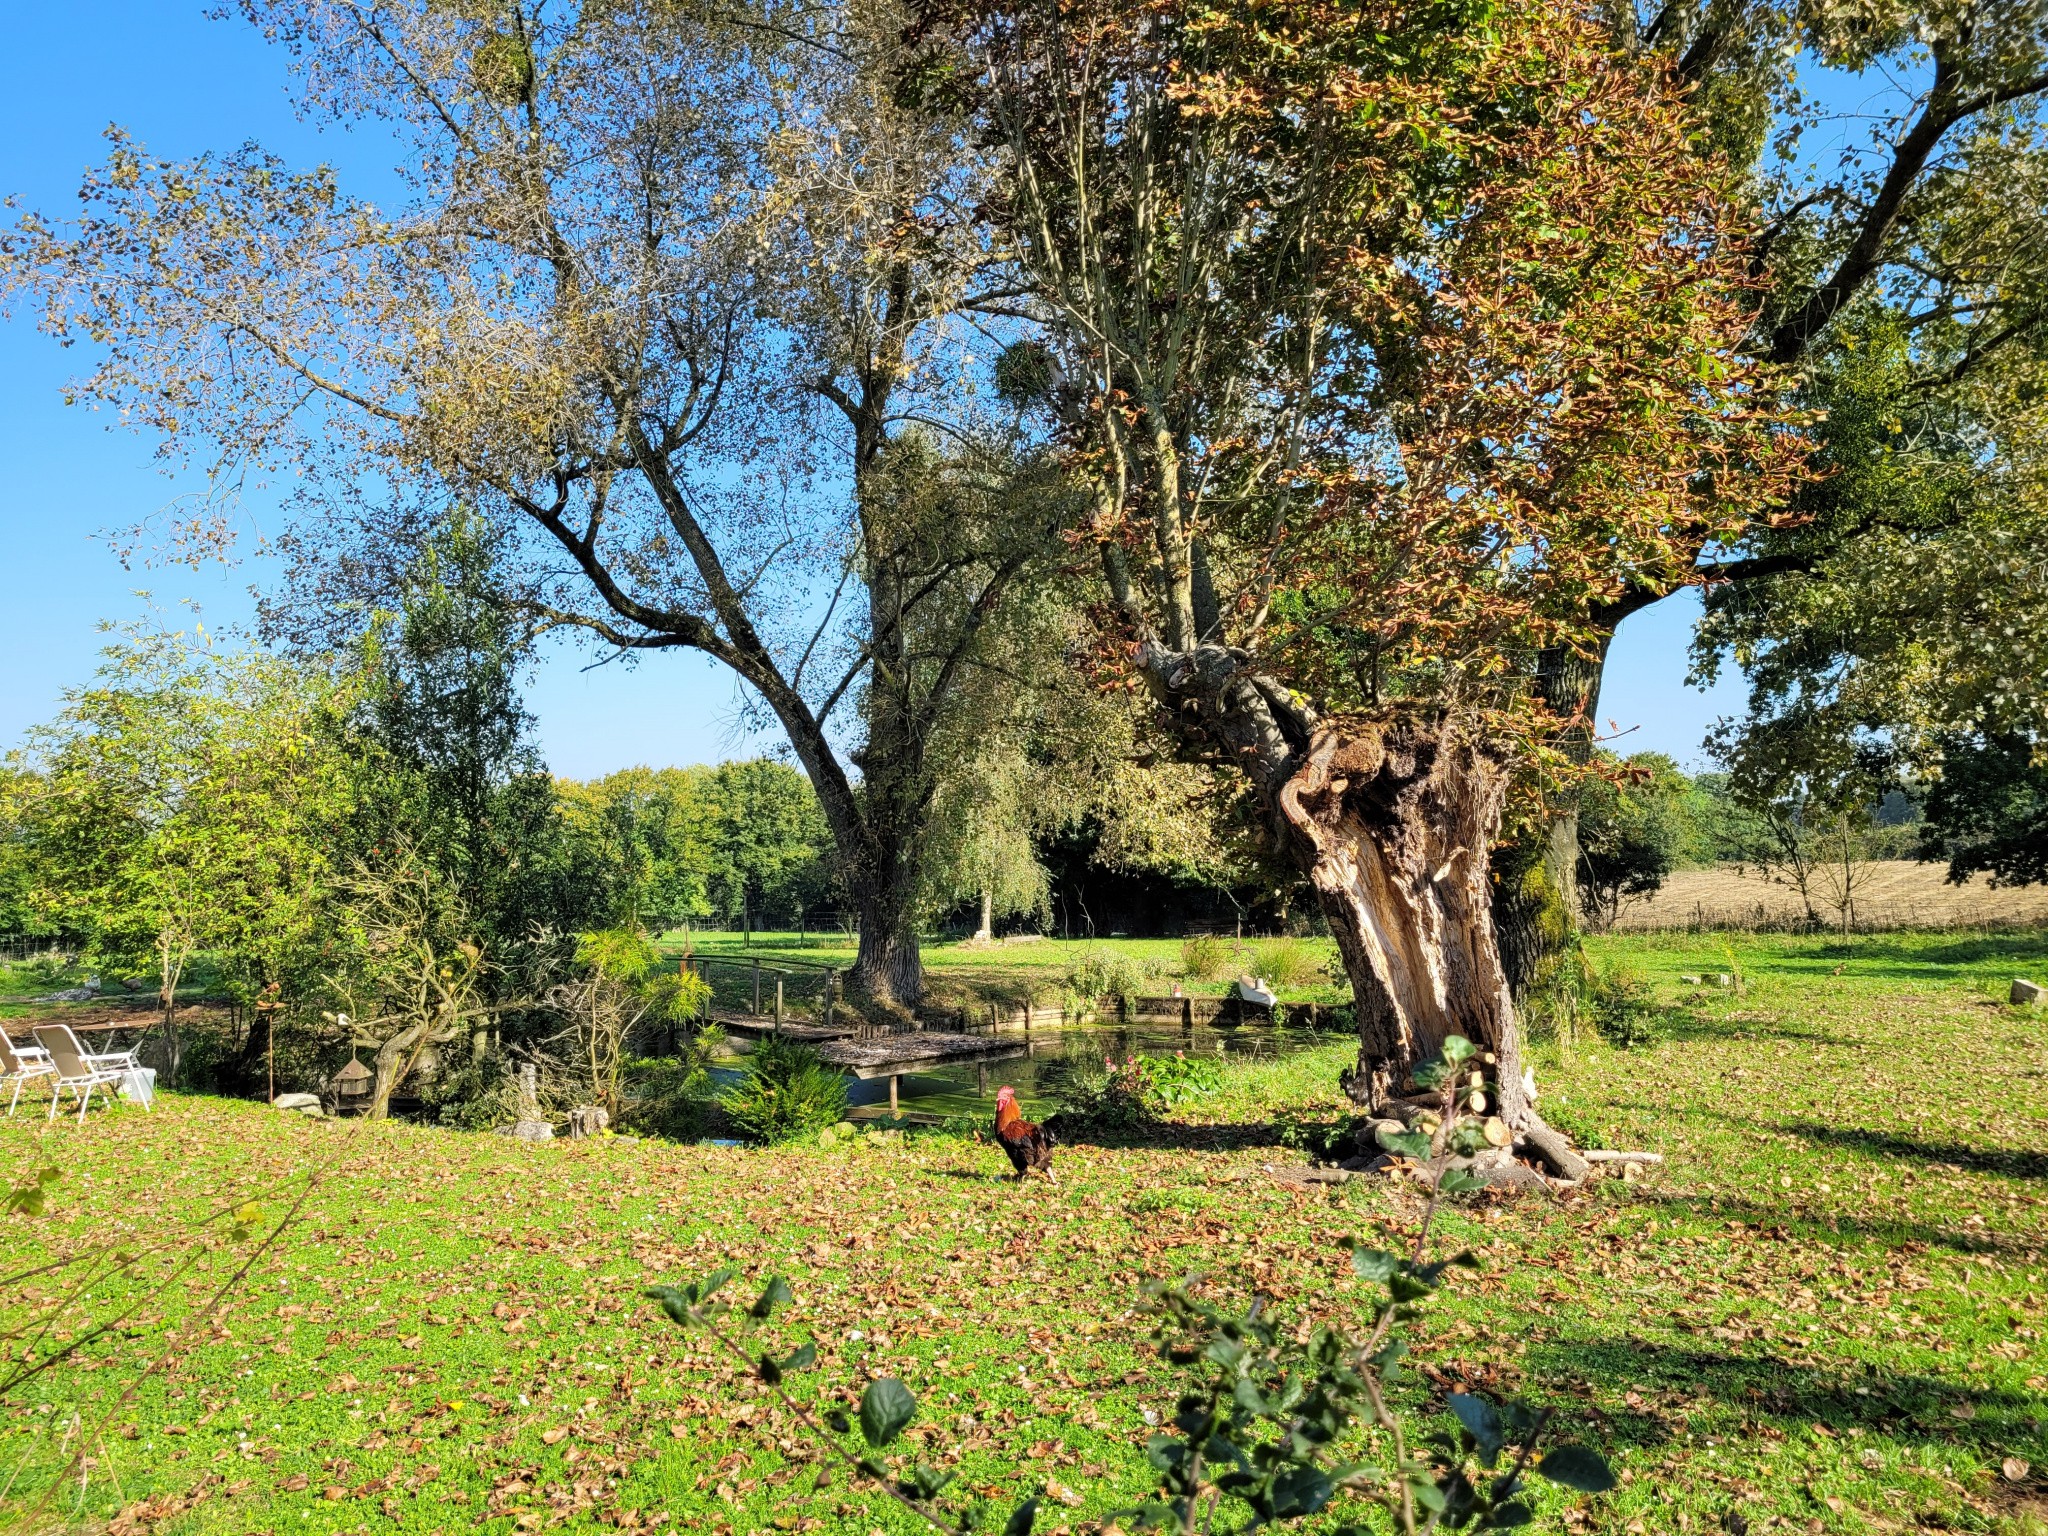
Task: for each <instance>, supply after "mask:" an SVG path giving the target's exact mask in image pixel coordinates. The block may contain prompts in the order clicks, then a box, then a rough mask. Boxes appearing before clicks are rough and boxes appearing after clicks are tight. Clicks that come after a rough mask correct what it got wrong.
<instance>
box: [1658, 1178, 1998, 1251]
mask: <svg viewBox="0 0 2048 1536" xmlns="http://www.w3.org/2000/svg"><path fill="white" fill-rule="evenodd" d="M1636 1198H1637V1199H1639V1200H1641V1201H1643V1202H1645V1203H1647V1204H1654V1205H1658V1206H1662V1207H1664V1208H1665V1209H1667V1210H1673V1211H1679V1210H1683V1211H1689V1212H1691V1213H1692V1215H1693V1216H1694V1217H1695V1218H1697V1219H1699V1220H1701V1221H1740V1222H1743V1223H1746V1224H1747V1225H1749V1226H1752V1227H1755V1228H1757V1229H1759V1230H1760V1231H1763V1232H1766V1233H1780V1234H1782V1236H1781V1239H1780V1240H1781V1241H1785V1242H1801V1243H1814V1244H1826V1245H1830V1246H1835V1247H1842V1246H1849V1245H1854V1246H1856V1247H1874V1248H1882V1249H1886V1250H1893V1249H1898V1248H1903V1247H1905V1246H1907V1245H1908V1244H1913V1245H1918V1246H1920V1247H1924V1248H1947V1249H1949V1250H1950V1251H1951V1252H1954V1253H2003V1252H2007V1251H2011V1252H2015V1253H2017V1252H2022V1251H2026V1250H2028V1249H2029V1247H2030V1245H2029V1244H2027V1243H2025V1242H2022V1241H2020V1240H2019V1239H2013V1240H2011V1241H2009V1242H2008V1241H2001V1240H2000V1239H1999V1238H1997V1237H1994V1236H1992V1235H1990V1234H1988V1233H1987V1234H1986V1235H1984V1236H1981V1237H1979V1236H1973V1235H1972V1234H1970V1233H1967V1232H1952V1231H1948V1230H1946V1229H1944V1228H1941V1227H1936V1226H1930V1225H1928V1224H1927V1223H1926V1222H1924V1221H1887V1220H1884V1219H1881V1218H1879V1219H1872V1218H1867V1217H1860V1216H1835V1215H1829V1216H1801V1215H1798V1214H1796V1213H1794V1212H1792V1211H1788V1210H1787V1209H1786V1208H1785V1207H1784V1206H1782V1205H1765V1204H1762V1203H1761V1202H1758V1201H1750V1200H1730V1199H1728V1198H1726V1197H1725V1196H1719V1195H1717V1196H1713V1197H1711V1198H1709V1197H1707V1196H1703V1195H1670V1194H1663V1193H1660V1192H1659V1191H1657V1190H1654V1189H1652V1190H1648V1191H1645V1192H1643V1193H1641V1194H1639V1195H1638V1196H1637V1197H1636Z"/></svg>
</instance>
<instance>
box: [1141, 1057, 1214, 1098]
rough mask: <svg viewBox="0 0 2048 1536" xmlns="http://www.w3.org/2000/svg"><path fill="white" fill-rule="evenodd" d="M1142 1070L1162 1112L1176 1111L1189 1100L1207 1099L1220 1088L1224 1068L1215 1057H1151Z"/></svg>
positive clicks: (1144, 1063) (1152, 1095) (1143, 1063)
mask: <svg viewBox="0 0 2048 1536" xmlns="http://www.w3.org/2000/svg"><path fill="white" fill-rule="evenodd" d="M1141 1065H1142V1066H1143V1067H1144V1069H1145V1077H1146V1080H1147V1086H1148V1087H1149V1089H1150V1091H1151V1097H1152V1098H1153V1099H1155V1100H1156V1101H1157V1102H1158V1104H1159V1106H1160V1107H1161V1108H1162V1109H1178V1108H1179V1107H1180V1106H1181V1105H1183V1104H1185V1103H1187V1102H1188V1101H1189V1100H1191V1099H1199V1098H1206V1097H1207V1096H1208V1095H1209V1094H1212V1093H1214V1092H1215V1091H1216V1090H1217V1089H1219V1088H1221V1087H1222V1086H1223V1066H1222V1064H1221V1063H1220V1062H1218V1061H1217V1059H1216V1058H1215V1057H1214V1056H1189V1055H1187V1054H1185V1053H1184V1052H1181V1051H1175V1052H1174V1053H1173V1054H1172V1055H1171V1056H1153V1057H1150V1058H1148V1059H1146V1060H1145V1061H1144V1062H1142V1063H1141Z"/></svg>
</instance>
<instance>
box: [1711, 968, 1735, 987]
mask: <svg viewBox="0 0 2048 1536" xmlns="http://www.w3.org/2000/svg"><path fill="white" fill-rule="evenodd" d="M1714 985H1715V986H1717V987H1732V986H1734V985H1735V978H1734V977H1733V976H1730V975H1729V974H1728V973H1727V972H1726V971H1723V972H1722V973H1721V974H1720V975H1718V976H1716V977H1715V978H1714Z"/></svg>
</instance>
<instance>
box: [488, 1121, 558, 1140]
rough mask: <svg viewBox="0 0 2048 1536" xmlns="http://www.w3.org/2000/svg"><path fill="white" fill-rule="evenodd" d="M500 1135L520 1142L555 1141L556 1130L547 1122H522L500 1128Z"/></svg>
mask: <svg viewBox="0 0 2048 1536" xmlns="http://www.w3.org/2000/svg"><path fill="white" fill-rule="evenodd" d="M498 1134H499V1135H500V1136H510V1137H513V1138H514V1139H516V1140H519V1141H553V1140H554V1139H555V1128H554V1127H553V1126H552V1125H549V1124H548V1123H547V1121H545V1120H521V1121H519V1122H517V1123H516V1124H513V1125H501V1126H499V1127H498Z"/></svg>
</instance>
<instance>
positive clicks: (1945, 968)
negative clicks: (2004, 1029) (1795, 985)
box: [1758, 931, 2048, 981]
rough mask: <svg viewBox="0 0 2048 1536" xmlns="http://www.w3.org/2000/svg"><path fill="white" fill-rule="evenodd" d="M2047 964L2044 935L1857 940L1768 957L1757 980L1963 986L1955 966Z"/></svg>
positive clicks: (1867, 937) (2047, 935)
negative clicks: (1822, 976) (1837, 976)
mask: <svg viewBox="0 0 2048 1536" xmlns="http://www.w3.org/2000/svg"><path fill="white" fill-rule="evenodd" d="M2044 960H2048V933H2043V932H2039V931H2036V932H2031V933H1982V934H1968V935H1956V936H1954V937H1951V938H1946V939H1936V938H1926V939H1922V940H1920V941H1919V942H1917V943H1916V942H1914V941H1912V940H1911V939H1906V938H1898V937H1891V936H1887V935H1884V934H1869V935H1861V936H1859V937H1857V938H1856V940H1855V941H1854V942H1853V943H1851V944H1850V945H1849V946H1848V947H1847V948H1846V949H1845V948H1843V947H1842V945H1841V944H1840V943H1839V942H1824V943H1822V944H1820V945H1819V946H1817V947H1816V948H1815V949H1813V950H1810V951H1806V952H1803V953H1789V954H1788V953H1783V952H1781V953H1779V954H1775V955H1772V956H1769V957H1768V959H1766V960H1764V961H1763V962H1762V964H1761V965H1760V967H1759V970H1758V974H1759V975H1762V974H1778V975H1785V974H1788V973H1789V974H1797V975H1803V976H1811V975H1813V974H1815V973H1817V972H1822V971H1827V972H1832V971H1833V969H1834V968H1835V967H1836V966H1838V965H1839V966H1842V967H1844V971H1845V976H1844V979H1845V980H1849V981H1868V980H1872V979H1879V980H1895V981H1897V980H1906V979H1908V978H1919V977H1934V978H1939V979H1942V980H1948V981H1960V980H1965V979H1966V978H1964V977H1959V976H1957V975H1956V968H1957V967H1958V966H1971V965H1991V964H1994V963H1998V962H2007V963H2014V964H2017V963H2022V962H2027V961H2044Z"/></svg>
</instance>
